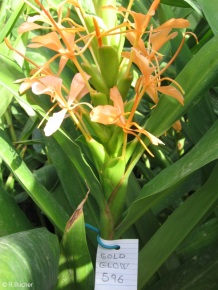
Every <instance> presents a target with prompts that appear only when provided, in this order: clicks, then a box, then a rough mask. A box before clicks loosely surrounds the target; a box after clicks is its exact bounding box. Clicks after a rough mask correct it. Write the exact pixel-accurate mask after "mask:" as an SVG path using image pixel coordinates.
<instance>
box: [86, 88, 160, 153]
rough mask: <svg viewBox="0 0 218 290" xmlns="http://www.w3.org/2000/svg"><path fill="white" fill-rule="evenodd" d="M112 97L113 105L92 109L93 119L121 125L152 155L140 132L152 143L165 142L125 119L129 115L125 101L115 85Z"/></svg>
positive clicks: (125, 131)
mask: <svg viewBox="0 0 218 290" xmlns="http://www.w3.org/2000/svg"><path fill="white" fill-rule="evenodd" d="M110 99H111V100H112V101H113V103H114V105H113V106H112V105H105V106H97V107H95V108H93V109H92V111H91V113H90V118H91V121H92V122H97V123H101V124H104V125H111V124H115V125H117V126H119V127H121V128H122V129H123V131H124V133H127V134H132V135H134V136H135V137H136V138H137V139H138V140H139V141H140V143H141V144H142V145H143V146H144V148H145V149H146V150H147V151H148V152H149V153H150V154H151V155H152V153H151V152H150V151H149V150H148V148H147V146H146V145H145V144H144V142H143V141H142V140H141V138H140V137H139V135H138V134H143V135H145V136H147V137H148V138H149V139H150V141H151V143H152V144H154V145H158V144H163V142H162V141H161V140H159V139H158V138H157V137H155V136H154V135H152V134H151V133H149V132H148V131H146V130H145V129H143V128H142V127H140V126H139V125H138V124H137V123H135V122H132V121H130V120H129V119H128V121H127V120H126V119H125V115H127V114H128V113H125V112H124V103H123V100H122V97H121V95H120V93H119V91H118V89H117V87H113V88H111V89H110ZM132 126H134V127H136V129H133V128H131V127H132Z"/></svg>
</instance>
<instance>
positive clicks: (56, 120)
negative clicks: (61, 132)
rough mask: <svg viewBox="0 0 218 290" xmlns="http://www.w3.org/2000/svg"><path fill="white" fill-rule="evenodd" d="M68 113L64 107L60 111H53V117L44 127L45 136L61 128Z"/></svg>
mask: <svg viewBox="0 0 218 290" xmlns="http://www.w3.org/2000/svg"><path fill="white" fill-rule="evenodd" d="M66 113H67V109H63V110H61V111H60V112H57V113H53V115H52V117H50V118H49V119H48V122H47V124H46V126H45V128H44V132H45V136H51V135H52V134H53V133H54V132H56V131H57V130H58V129H59V128H60V126H61V124H62V122H63V120H64V117H65V115H66Z"/></svg>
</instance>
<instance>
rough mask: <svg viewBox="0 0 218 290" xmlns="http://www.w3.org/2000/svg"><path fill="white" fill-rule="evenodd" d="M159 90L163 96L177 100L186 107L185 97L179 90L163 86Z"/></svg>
mask: <svg viewBox="0 0 218 290" xmlns="http://www.w3.org/2000/svg"><path fill="white" fill-rule="evenodd" d="M157 90H158V91H159V92H160V93H162V94H165V95H168V96H170V97H173V98H175V99H176V100H177V101H179V102H180V104H182V105H184V99H183V95H182V93H181V92H180V91H179V90H178V89H177V88H175V87H173V86H162V87H157Z"/></svg>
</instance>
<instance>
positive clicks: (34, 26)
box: [18, 22, 44, 34]
mask: <svg viewBox="0 0 218 290" xmlns="http://www.w3.org/2000/svg"><path fill="white" fill-rule="evenodd" d="M42 28H44V27H43V26H41V25H38V24H36V23H31V22H24V23H22V24H21V26H20V27H19V28H18V33H19V34H21V33H24V32H27V31H31V30H35V29H42Z"/></svg>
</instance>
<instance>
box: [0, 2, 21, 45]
mask: <svg viewBox="0 0 218 290" xmlns="http://www.w3.org/2000/svg"><path fill="white" fill-rule="evenodd" d="M25 5H26V4H25V3H22V2H21V3H18V5H17V7H16V8H15V10H14V12H13V13H12V14H11V16H10V18H9V19H8V20H7V22H6V24H5V25H4V26H3V29H1V34H0V43H1V42H2V41H3V40H4V38H5V37H6V36H7V35H8V34H9V33H10V32H11V30H12V29H13V27H14V24H15V23H16V21H17V19H18V17H19V16H20V14H21V12H22V10H23V8H24V6H25Z"/></svg>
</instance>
